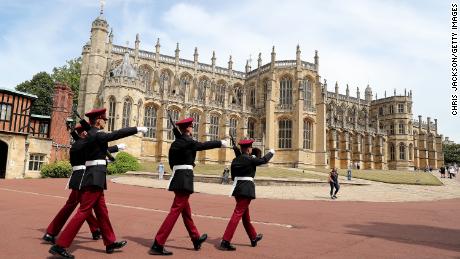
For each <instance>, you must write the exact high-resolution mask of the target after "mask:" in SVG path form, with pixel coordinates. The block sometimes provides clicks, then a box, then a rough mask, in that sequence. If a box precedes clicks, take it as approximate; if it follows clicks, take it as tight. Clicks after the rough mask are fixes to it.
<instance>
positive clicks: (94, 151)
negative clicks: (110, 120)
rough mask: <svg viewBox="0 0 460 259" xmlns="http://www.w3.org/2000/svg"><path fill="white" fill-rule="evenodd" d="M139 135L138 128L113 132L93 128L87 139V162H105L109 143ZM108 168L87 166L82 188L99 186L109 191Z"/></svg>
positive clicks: (104, 166)
mask: <svg viewBox="0 0 460 259" xmlns="http://www.w3.org/2000/svg"><path fill="white" fill-rule="evenodd" d="M136 133H137V128H136V127H128V128H123V129H120V130H115V131H112V132H109V133H108V132H103V131H100V130H99V129H98V128H95V127H92V128H91V130H89V131H88V137H87V138H86V145H85V149H84V152H85V155H86V161H93V160H105V157H106V155H107V150H108V144H107V143H108V142H110V141H114V140H117V139H121V138H124V137H128V136H131V135H134V134H136ZM106 174H107V166H106V165H97V166H87V167H86V172H85V174H84V177H83V181H82V185H81V187H82V188H83V187H86V186H98V187H101V188H104V189H107V183H106Z"/></svg>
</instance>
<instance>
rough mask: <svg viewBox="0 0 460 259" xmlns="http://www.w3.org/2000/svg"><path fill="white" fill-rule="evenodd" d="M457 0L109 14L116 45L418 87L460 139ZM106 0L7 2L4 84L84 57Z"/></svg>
mask: <svg viewBox="0 0 460 259" xmlns="http://www.w3.org/2000/svg"><path fill="white" fill-rule="evenodd" d="M452 2H457V3H458V1H455V0H454V1H447V0H442V1H436V0H431V1H429V0H413V1H409V0H393V1H392V0H387V1H379V0H374V1H372V0H348V1H340V0H322V1H320V0H316V1H313V0H311V1H310V0H283V1H279V0H232V1H225V0H214V1H211V0H195V1H191V0H188V1H187V0H182V1H180V0H161V1H160V0H106V1H105V6H104V16H105V18H106V20H107V22H108V23H109V26H110V27H111V29H112V30H113V34H114V43H115V44H117V45H123V46H126V43H127V42H128V44H129V46H130V47H133V46H134V41H135V36H136V33H139V34H140V40H141V43H140V48H141V49H144V50H148V51H154V46H155V43H156V40H157V38H160V44H161V53H162V54H166V55H171V56H174V50H175V48H176V43H177V42H178V43H179V48H180V56H181V58H185V59H190V60H193V51H194V48H195V47H198V52H199V61H200V62H203V63H211V56H212V52H213V51H215V52H216V57H217V60H216V63H217V65H218V66H222V67H227V62H228V58H229V56H230V55H232V57H233V58H232V59H233V62H234V65H233V67H234V69H236V70H240V71H244V66H245V64H246V61H247V60H248V59H249V58H250V57H251V59H252V63H251V64H252V67H253V68H255V67H256V66H257V57H258V54H259V52H260V53H262V60H263V64H265V63H268V62H269V60H270V52H271V49H272V46H275V51H276V59H277V60H283V59H295V55H296V46H297V44H299V46H300V49H301V51H302V53H301V57H302V60H304V61H308V62H311V63H313V56H314V52H315V50H318V53H319V63H320V68H319V73H320V75H321V78H322V80H324V79H327V82H328V89H329V91H334V85H335V82H338V84H339V92H340V93H342V94H344V93H345V88H346V84H348V85H349V87H350V94H351V95H352V96H356V88H357V87H359V88H360V92H361V97H363V93H364V89H365V87H366V86H367V85H368V84H369V85H370V86H371V88H372V90H373V93H374V97H375V94H376V93H377V96H378V98H382V97H383V96H384V92H385V90H386V92H387V96H390V95H393V92H394V89H396V91H397V94H402V93H404V89H407V90H408V91H409V90H412V92H413V115H414V119H418V115H419V114H420V115H422V116H423V120H424V121H426V117H431V118H432V120H433V119H434V118H437V119H438V132H439V133H440V134H443V135H444V136H449V137H450V139H453V140H455V141H456V142H457V143H459V142H460V130H459V126H460V115H457V116H453V115H451V112H450V101H451V98H450V96H451V94H452V90H451V89H450V64H451V63H450V58H451V56H450V53H451V52H450V51H451V49H450V43H451V38H450V36H451V30H450V19H451V14H450V9H451V3H452ZM99 11H100V1H99V0H73V1H72V0H41V1H36V0H15V1H10V0H0V61H1V62H0V71H1V72H0V87H6V88H14V87H15V86H16V85H17V84H19V83H21V82H23V81H26V80H30V79H31V78H32V76H33V75H34V74H36V73H38V72H41V71H46V72H51V71H52V68H53V67H58V66H62V65H64V64H65V62H66V60H69V59H72V58H76V57H78V56H80V55H81V50H82V47H83V45H84V44H85V43H86V42H87V41H88V40H89V36H90V29H91V22H92V21H93V20H94V19H95V18H96V17H97V16H98V15H99Z"/></svg>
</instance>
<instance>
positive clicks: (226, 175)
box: [220, 166, 230, 184]
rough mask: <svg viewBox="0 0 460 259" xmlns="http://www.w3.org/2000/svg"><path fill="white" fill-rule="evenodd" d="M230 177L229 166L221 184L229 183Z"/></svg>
mask: <svg viewBox="0 0 460 259" xmlns="http://www.w3.org/2000/svg"><path fill="white" fill-rule="evenodd" d="M229 176H230V169H229V168H228V166H226V167H225V169H224V172H223V173H222V180H221V182H220V183H221V184H227V183H228V177H229Z"/></svg>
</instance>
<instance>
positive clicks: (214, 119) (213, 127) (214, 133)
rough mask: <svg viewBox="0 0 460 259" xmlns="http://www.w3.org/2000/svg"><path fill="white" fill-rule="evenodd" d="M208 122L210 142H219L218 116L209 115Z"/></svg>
mask: <svg viewBox="0 0 460 259" xmlns="http://www.w3.org/2000/svg"><path fill="white" fill-rule="evenodd" d="M209 120H210V126H209V136H210V138H211V140H219V116H216V115H211V116H209Z"/></svg>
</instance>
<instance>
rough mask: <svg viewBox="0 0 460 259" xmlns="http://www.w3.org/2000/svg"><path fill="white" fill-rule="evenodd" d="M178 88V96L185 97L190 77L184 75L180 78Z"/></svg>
mask: <svg viewBox="0 0 460 259" xmlns="http://www.w3.org/2000/svg"><path fill="white" fill-rule="evenodd" d="M179 87H180V89H179V95H181V96H185V92H186V91H187V89H188V88H189V87H190V77H189V76H186V75H184V76H182V77H181V78H180V82H179Z"/></svg>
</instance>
